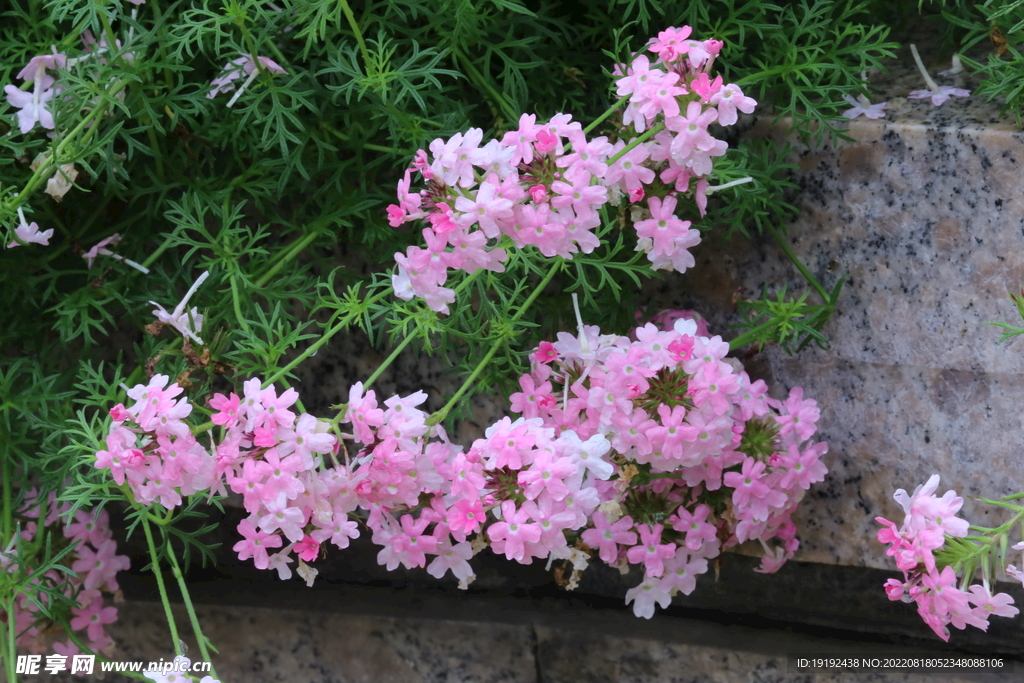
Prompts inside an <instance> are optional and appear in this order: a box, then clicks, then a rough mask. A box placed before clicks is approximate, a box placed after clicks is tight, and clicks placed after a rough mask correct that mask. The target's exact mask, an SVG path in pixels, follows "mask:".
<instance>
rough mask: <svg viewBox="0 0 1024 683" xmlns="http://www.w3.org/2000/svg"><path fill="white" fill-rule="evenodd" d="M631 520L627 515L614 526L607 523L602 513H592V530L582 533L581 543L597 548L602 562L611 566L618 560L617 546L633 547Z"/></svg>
mask: <svg viewBox="0 0 1024 683" xmlns="http://www.w3.org/2000/svg"><path fill="white" fill-rule="evenodd" d="M632 528H633V519H632V518H631V517H629V516H628V515H627V516H626V517H623V518H622V519H620V520H619V521H617V522H615V523H614V524H609V523H608V516H607V515H606V514H605V513H603V512H596V513H594V528H593V529H587V530H586V531H584V532H583V542H584V543H586V544H587V545H589V546H590V547H591V548H597V549H598V554H599V556H600V558H601V559H602V560H604V561H605V562H607V563H608V564H612V563H613V562H615V560H616V559H618V556H619V545H629V546H632V545H635V544H636V534H635V533H633V532H632V531H631V529H632Z"/></svg>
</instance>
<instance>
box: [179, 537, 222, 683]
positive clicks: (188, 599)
mask: <svg viewBox="0 0 1024 683" xmlns="http://www.w3.org/2000/svg"><path fill="white" fill-rule="evenodd" d="M167 555H168V557H170V558H171V573H172V574H174V578H175V579H177V580H178V589H179V590H181V597H182V599H183V600H184V601H185V611H186V612H188V618H189V621H190V622H192V632H193V633H195V635H196V641H197V642H198V643H199V652H201V653H202V655H203V661H204V662H210V675H211V676H213V677H214V678H217V670H216V669H215V668H214V666H213V659H212V658H211V657H210V652H209V650H207V649H206V642H207V641H206V636H204V635H203V630H202V629H201V628H200V627H199V617H197V616H196V610H195V608H194V607H193V606H192V596H191V595H189V592H188V585H187V584H186V583H185V577H184V576H182V575H181V568H180V567H179V566H178V558H177V557H175V556H174V551H173V549H169V552H168V553H167Z"/></svg>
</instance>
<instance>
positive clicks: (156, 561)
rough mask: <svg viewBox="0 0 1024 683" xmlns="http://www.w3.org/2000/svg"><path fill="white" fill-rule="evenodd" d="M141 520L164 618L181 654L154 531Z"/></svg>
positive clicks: (144, 517) (176, 651)
mask: <svg viewBox="0 0 1024 683" xmlns="http://www.w3.org/2000/svg"><path fill="white" fill-rule="evenodd" d="M140 519H141V524H142V531H143V532H144V533H145V534H146V544H147V545H148V546H149V560H150V562H152V563H153V567H152V569H153V576H155V577H156V587H157V589H158V590H159V591H160V602H162V603H163V605H164V616H166V617H167V626H168V627H169V628H170V629H171V639H172V640H173V641H174V654H178V655H180V654H181V640H180V639H179V638H178V627H177V626H176V625H175V623H174V614H172V613H171V601H170V600H169V599H168V598H167V588H166V587H165V586H164V577H163V575H162V574H161V573H160V558H159V556H157V554H156V544H154V543H153V531H152V530H151V529H150V528H149V520H148V519H147V518H146V515H145V514H143V515H142V517H141V518H140Z"/></svg>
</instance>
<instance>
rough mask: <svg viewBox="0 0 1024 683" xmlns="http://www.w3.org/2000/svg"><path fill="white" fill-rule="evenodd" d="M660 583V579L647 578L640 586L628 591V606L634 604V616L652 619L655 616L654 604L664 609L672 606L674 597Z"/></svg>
mask: <svg viewBox="0 0 1024 683" xmlns="http://www.w3.org/2000/svg"><path fill="white" fill-rule="evenodd" d="M660 583H661V582H660V580H659V579H655V578H653V577H647V578H645V579H644V581H643V583H641V584H640V585H639V586H637V587H636V588H630V589H629V590H628V591H626V604H627V605H628V604H629V603H631V602H632V603H633V614H635V615H637V616H638V617H643V618H644V619H650V618H651V617H653V616H654V603H658V604H659V605H661V607H662V608H665V607H668V606H669V605H671V604H672V596H671V595H669V594H668V591H667V590H665V589H664V588H662V587H661V586H660Z"/></svg>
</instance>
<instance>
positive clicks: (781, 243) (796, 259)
mask: <svg viewBox="0 0 1024 683" xmlns="http://www.w3.org/2000/svg"><path fill="white" fill-rule="evenodd" d="M768 231H769V232H770V233H771V234H772V237H773V238H774V239H775V242H776V243H777V244H778V245H779V247H780V248H781V249H782V251H783V252H785V254H786V256H788V257H789V260H790V261H792V262H793V265H795V266H796V268H797V270H799V271H800V273H801V274H802V275H803V276H804V277H805V278H806V279H807V282H808V283H810V285H811V286H812V287H814V288H815V289H816V290H818V294H820V295H821V298H822V299H823V300H824V301H825V304H826V305H828V304H831V303H832V299H831V296H830V295H829V293H828V290H827V289H825V288H824V287H822V286H821V283H819V282H818V280H817V279H815V277H814V276H813V275H811V271H809V270H808V269H807V266H805V265H804V264H803V261H801V260H800V258H799V257H798V256H797V255H796V254H795V253H794V252H793V250H792V249H791V248H790V246H789V242H787V241H786V240H785V239H784V238H783V237H782V235H781V234H780V233H779V231H778V230H777V229H776V228H775V227H774V226H772V225H769V226H768Z"/></svg>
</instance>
